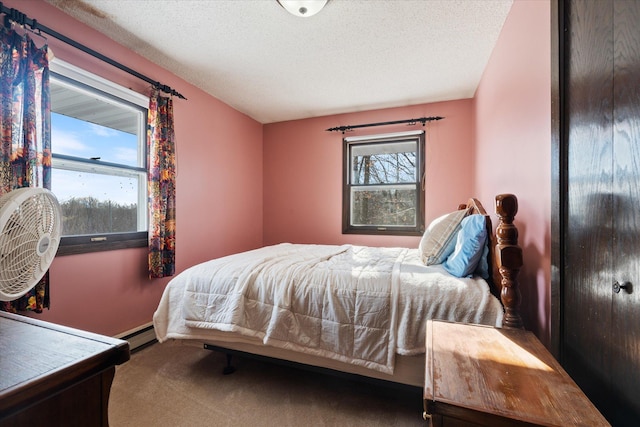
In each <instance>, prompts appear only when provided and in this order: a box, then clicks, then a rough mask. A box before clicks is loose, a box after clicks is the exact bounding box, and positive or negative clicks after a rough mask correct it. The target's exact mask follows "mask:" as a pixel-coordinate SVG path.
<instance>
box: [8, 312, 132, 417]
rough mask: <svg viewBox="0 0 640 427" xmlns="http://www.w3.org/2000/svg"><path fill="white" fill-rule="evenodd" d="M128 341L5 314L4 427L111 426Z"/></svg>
mask: <svg viewBox="0 0 640 427" xmlns="http://www.w3.org/2000/svg"><path fill="white" fill-rule="evenodd" d="M127 360H129V343H128V342H126V341H122V340H118V339H114V338H110V337H105V336H102V335H97V334H92V333H89V332H84V331H80V330H77V329H72V328H67V327H64V326H60V325H55V324H53V323H48V322H42V321H39V320H35V319H31V318H28V317H24V316H17V315H14V314H9V313H2V312H0V427H5V426H7V427H8V426H11V427H19V426H29V427H36V426H47V427H52V426H60V427H63V426H64V427H70V426H78V427H86V426H108V425H109V420H108V402H109V391H110V389H111V383H112V381H113V377H114V374H115V365H119V364H121V363H124V362H126V361H127Z"/></svg>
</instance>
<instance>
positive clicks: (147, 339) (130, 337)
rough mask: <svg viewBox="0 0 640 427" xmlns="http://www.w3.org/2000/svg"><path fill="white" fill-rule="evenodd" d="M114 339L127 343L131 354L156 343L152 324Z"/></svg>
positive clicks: (139, 327)
mask: <svg viewBox="0 0 640 427" xmlns="http://www.w3.org/2000/svg"><path fill="white" fill-rule="evenodd" d="M115 338H118V339H121V340H125V341H128V342H129V350H131V352H132V353H133V352H135V351H137V350H142V349H143V348H145V347H146V346H148V345H151V344H153V343H155V342H157V341H158V340H157V339H156V332H155V330H154V329H153V323H152V322H149V323H147V324H146V325H141V326H138V327H137V328H134V329H131V330H129V331H126V332H123V333H121V334H119V335H116V337H115Z"/></svg>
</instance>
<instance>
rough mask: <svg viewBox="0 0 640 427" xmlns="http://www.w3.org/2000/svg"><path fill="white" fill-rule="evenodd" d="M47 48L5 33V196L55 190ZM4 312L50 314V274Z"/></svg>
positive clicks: (0, 126)
mask: <svg viewBox="0 0 640 427" xmlns="http://www.w3.org/2000/svg"><path fill="white" fill-rule="evenodd" d="M47 51H48V48H47V46H43V47H42V48H38V47H36V45H35V43H34V42H33V40H32V39H31V38H30V37H29V35H28V34H24V35H21V34H18V33H17V32H16V31H14V30H13V29H8V28H6V27H3V28H1V29H0V109H1V111H0V196H1V195H3V194H5V193H8V192H9V191H11V190H14V189H16V188H22V187H44V188H47V189H51V101H50V98H49V61H48V58H47ZM0 308H1V309H3V310H5V311H12V312H16V311H19V310H32V311H35V312H38V313H40V312H42V310H43V309H44V308H49V273H48V272H47V273H46V274H45V276H44V277H43V278H42V279H41V280H40V282H39V283H38V284H37V285H36V286H35V287H34V288H33V289H32V290H31V291H29V292H28V293H27V294H26V295H25V296H23V297H22V298H19V299H17V300H15V301H10V302H3V303H2V306H0Z"/></svg>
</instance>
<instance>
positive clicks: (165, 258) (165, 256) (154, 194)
mask: <svg viewBox="0 0 640 427" xmlns="http://www.w3.org/2000/svg"><path fill="white" fill-rule="evenodd" d="M174 139H175V137H174V132H173V100H172V99H171V97H164V96H161V94H160V91H159V90H158V89H156V88H154V89H152V92H151V98H150V100H149V116H148V128H147V152H148V156H149V158H148V165H149V182H148V184H149V278H152V279H153V278H159V277H167V276H173V275H174V273H175V250H176V248H175V246H176V236H175V233H176V204H175V199H176V184H175V182H176V156H175V141H174Z"/></svg>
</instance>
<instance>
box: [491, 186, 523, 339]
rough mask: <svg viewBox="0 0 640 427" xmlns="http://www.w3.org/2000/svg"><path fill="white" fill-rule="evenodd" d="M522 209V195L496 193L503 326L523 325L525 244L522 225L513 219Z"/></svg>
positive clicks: (497, 259) (497, 254) (496, 255)
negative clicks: (521, 284) (520, 241)
mask: <svg viewBox="0 0 640 427" xmlns="http://www.w3.org/2000/svg"><path fill="white" fill-rule="evenodd" d="M517 212H518V199H517V198H516V196H514V195H513V194H499V195H497V196H496V214H497V215H498V226H497V227H496V240H497V244H496V247H495V249H496V253H495V259H496V264H497V267H498V271H499V272H500V276H501V277H502V280H501V284H502V290H501V291H500V299H501V300H502V305H503V306H504V309H505V316H504V320H503V321H502V326H503V327H508V328H523V327H524V326H523V324H522V318H521V317H520V302H521V299H522V297H521V295H520V289H519V287H518V273H519V272H520V268H521V267H522V248H521V247H520V246H518V229H517V228H516V226H515V225H514V224H513V219H514V217H515V216H516V213H517Z"/></svg>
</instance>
